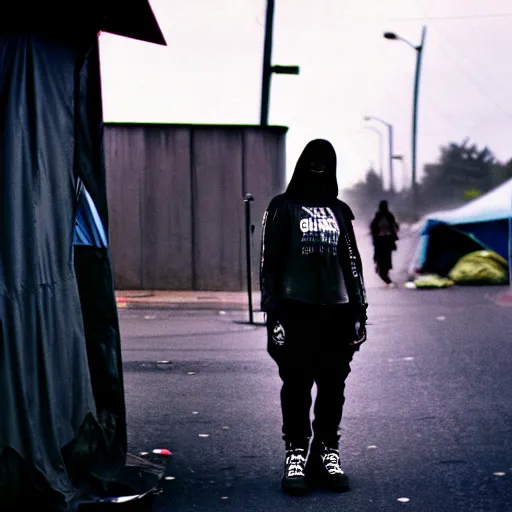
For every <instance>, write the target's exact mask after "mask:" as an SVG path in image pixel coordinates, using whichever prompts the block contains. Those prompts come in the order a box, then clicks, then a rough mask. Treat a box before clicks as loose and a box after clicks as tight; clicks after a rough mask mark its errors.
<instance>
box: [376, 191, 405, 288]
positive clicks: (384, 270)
mask: <svg viewBox="0 0 512 512" xmlns="http://www.w3.org/2000/svg"><path fill="white" fill-rule="evenodd" d="M399 229H400V227H399V225H398V223H397V221H396V219H395V216H394V215H393V214H392V213H391V212H390V211H389V207H388V202H387V201H385V200H383V201H381V202H380V203H379V209H378V210H377V213H376V214H375V216H374V217H373V220H372V221H371V223H370V231H371V234H372V240H373V248H374V252H373V261H374V263H375V272H377V274H378V275H379V277H380V278H381V279H382V280H383V281H384V282H385V283H386V285H393V282H392V281H391V278H390V277H389V271H390V270H391V269H392V268H393V262H392V253H393V251H394V250H396V241H397V240H398V230H399Z"/></svg>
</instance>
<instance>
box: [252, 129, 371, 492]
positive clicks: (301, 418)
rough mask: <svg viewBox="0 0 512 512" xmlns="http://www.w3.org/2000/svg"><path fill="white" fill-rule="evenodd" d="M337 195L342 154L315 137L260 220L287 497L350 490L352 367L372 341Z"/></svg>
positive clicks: (345, 211)
mask: <svg viewBox="0 0 512 512" xmlns="http://www.w3.org/2000/svg"><path fill="white" fill-rule="evenodd" d="M337 197H338V184H337V180H336V153H335V151H334V148H333V146H332V145H331V143H330V142H328V141H326V140H323V139H317V140H314V141H311V142H310V143H309V144H308V145H307V146H306V148H305V149H304V151H303V153H302V155H301V156H300V158H299V160H298V162H297V165H296V167H295V171H294V173H293V176H292V179H291V181H290V183H289V185H288V188H287V189H286V191H285V192H284V193H283V194H280V195H278V196H276V197H274V198H273V199H272V201H271V202H270V204H269V206H268V208H267V210H266V212H265V215H264V220H263V235H262V242H263V243H262V252H261V256H262V260H261V308H262V310H263V311H265V312H266V314H267V349H268V352H269V354H270V356H271V357H272V358H273V359H274V361H275V362H276V363H277V366H278V369H279V376H280V377H281V380H282V388H281V410H282V418H283V423H282V432H283V439H284V441H285V447H286V459H285V465H284V475H283V479H282V487H283V489H284V491H285V492H287V493H289V494H302V493H304V492H306V491H307V490H308V488H309V486H310V485H312V484H314V483H315V484H316V483H322V484H323V485H327V486H328V487H329V488H330V489H331V490H334V491H339V492H341V491H346V490H347V489H348V486H349V485H348V478H347V476H346V475H345V473H344V472H343V470H342V469H341V467H340V455H339V451H338V444H339V443H338V442H339V437H340V436H339V430H338V429H339V424H340V421H341V417H342V412H343V403H344V400H345V395H344V391H345V380H346V378H347V377H348V374H349V373H350V362H351V361H352V357H353V355H354V353H355V352H356V351H357V350H358V349H359V347H360V345H361V344H362V343H363V342H364V341H365V340H366V308H367V306H368V304H367V302H366V291H365V287H364V282H363V274H362V265H361V258H360V256H359V251H358V249H357V244H356V239H355V236H354V230H353V228H352V220H353V219H354V216H353V214H352V211H351V210H350V208H349V206H348V205H347V204H345V203H343V202H342V201H340V200H338V199H337ZM315 383H316V385H317V396H316V403H315V404H314V415H315V418H314V421H313V425H312V426H313V428H311V423H310V409H311V405H312V403H311V402H312V397H311V390H312V387H313V385H314V384H315ZM312 436H313V441H312V442H311V447H310V439H311V437H312ZM306 466H307V468H306Z"/></svg>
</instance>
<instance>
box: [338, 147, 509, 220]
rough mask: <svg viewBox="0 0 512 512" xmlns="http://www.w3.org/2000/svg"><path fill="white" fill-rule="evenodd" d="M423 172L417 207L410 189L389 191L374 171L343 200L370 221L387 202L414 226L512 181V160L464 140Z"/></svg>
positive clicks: (444, 150)
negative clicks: (436, 213) (417, 222)
mask: <svg viewBox="0 0 512 512" xmlns="http://www.w3.org/2000/svg"><path fill="white" fill-rule="evenodd" d="M423 171H424V172H423V176H422V178H421V180H420V182H419V183H418V184H417V199H416V201H414V204H412V202H413V197H412V193H411V188H410V187H409V188H406V189H404V190H401V191H399V192H391V191H390V190H385V189H384V186H383V183H382V179H381V177H380V176H379V174H378V173H377V172H376V171H375V170H374V169H369V170H368V172H367V173H366V176H365V178H364V180H362V181H360V182H359V183H356V185H354V186H353V187H351V188H350V189H345V190H343V191H342V194H341V196H342V199H344V200H346V201H347V202H348V203H349V204H350V206H351V207H352V209H353V210H354V212H355V214H356V215H357V216H358V217H359V218H370V217H371V216H372V215H373V213H374V212H375V210H376V208H377V205H378V203H379V201H381V200H382V199H386V200H387V201H388V202H389V204H390V208H391V209H392V210H393V211H394V212H395V213H396V215H397V217H398V218H400V219H401V220H402V221H404V222H407V221H408V222H413V221H415V220H418V218H419V217H421V216H422V215H424V214H427V213H430V212H433V211H436V210H445V209H451V208H457V207H459V206H462V205H463V204H465V203H467V202H469V201H471V200H472V199H475V198H476V197H478V196H480V195H483V194H485V193H486V192H489V191H490V190H492V189H494V188H495V187H497V186H498V185H500V184H502V183H503V182H505V181H507V180H509V179H510V178H512V158H511V159H510V160H508V161H507V162H500V161H498V160H497V158H496V157H495V155H494V154H493V152H492V151H491V150H490V149H489V148H488V147H487V146H486V147H483V148H479V147H478V146H477V145H476V144H474V143H471V142H470V141H469V139H464V140H463V141H462V142H461V143H456V142H450V143H449V144H447V145H446V146H442V147H441V148H440V155H439V158H438V161H437V162H435V163H432V164H427V165H425V166H424V169H423Z"/></svg>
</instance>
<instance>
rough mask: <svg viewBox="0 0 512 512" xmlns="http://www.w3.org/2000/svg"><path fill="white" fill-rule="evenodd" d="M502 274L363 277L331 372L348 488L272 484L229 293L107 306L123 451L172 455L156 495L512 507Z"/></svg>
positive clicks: (511, 417) (274, 414) (254, 346)
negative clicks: (355, 336) (340, 368)
mask: <svg viewBox="0 0 512 512" xmlns="http://www.w3.org/2000/svg"><path fill="white" fill-rule="evenodd" d="M506 291H507V289H506V288H503V287H478V288H469V287H453V288H448V289H443V290H408V289H405V288H396V289H385V288H383V287H382V286H381V285H380V284H379V283H378V282H374V284H372V285H371V286H369V302H370V308H369V326H368V333H369V340H368V341H367V342H366V344H365V345H363V347H362V348H361V351H360V352H359V353H358V354H356V357H355V359H354V362H353V365H352V373H351V375H350V376H349V378H348V380H347V401H346V406H345V414H344V419H343V422H342V433H343V437H342V443H341V447H342V450H341V452H342V460H343V466H344V469H345V471H346V472H347V474H348V475H349V477H350V479H351V483H352V490H351V491H350V492H348V493H345V494H342V495H335V494H331V493H329V492H327V491H323V490H315V491H314V492H312V493H311V494H309V495H307V496H304V497H301V498H291V497H288V496H286V495H284V494H283V493H282V492H281V490H280V488H279V481H280V478H281V471H282V465H283V461H284V446H283V443H282V441H281V437H280V436H281V434H280V426H281V416H280V409H279V386H280V382H279V378H278V376H277V370H276V368H275V365H274V363H273V362H272V360H271V359H270V358H269V356H268V355H267V353H266V339H265V331H264V328H263V326H261V325H259V324H256V325H250V324H249V323H248V322H247V312H246V311H244V310H243V309H238V310H237V309H220V308H218V307H215V305H214V307H211V308H209V309H197V308H181V309H180V308H178V309H175V308H172V307H170V308H162V307H160V308H149V309H132V308H130V307H126V308H121V309H120V320H121V329H122V344H123V357H124V368H125V374H124V378H125V388H126V399H127V413H128V434H129V446H130V451H132V452H134V453H140V452H151V451H152V450H153V449H155V448H165V449H168V450H170V451H171V453H172V455H170V456H166V459H167V460H168V461H169V463H168V467H167V470H166V476H167V478H168V479H167V480H164V482H163V486H164V493H163V494H162V495H160V496H159V497H158V499H157V501H156V503H155V506H154V510H155V511H157V512H160V511H162V512H163V511H171V510H172V511H176V512H181V511H184V512H185V511H186V512H189V511H217V510H219V511H220V510H229V511H237V512H238V511H245V510H247V511H252V510H279V511H281V510H282V511H286V510H290V511H291V510H294V511H296V510H300V511H304V512H309V511H317V510H323V511H327V512H330V511H333V512H334V511H336V512H338V511H340V510H353V511H356V510H357V511H358V512H381V511H388V510H389V511H394V510H400V509H405V508H407V509H408V510H414V511H421V512H429V511H436V512H437V511H440V512H444V511H446V512H455V511H457V512H459V511H460V512H471V511H475V512H476V511H482V512H483V511H485V512H509V511H510V510H512V427H511V425H512V372H510V367H511V362H512V361H511V359H512V356H511V354H512V351H511V343H512V316H511V309H510V307H509V305H507V303H506V302H504V303H501V302H499V301H498V299H499V297H500V296H501V295H502V294H503V293H504V292H506Z"/></svg>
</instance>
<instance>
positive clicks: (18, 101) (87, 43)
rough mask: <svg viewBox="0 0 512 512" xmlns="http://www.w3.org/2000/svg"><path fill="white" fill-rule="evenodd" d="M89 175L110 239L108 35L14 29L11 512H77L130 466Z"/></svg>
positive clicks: (5, 126) (1, 361)
mask: <svg viewBox="0 0 512 512" xmlns="http://www.w3.org/2000/svg"><path fill="white" fill-rule="evenodd" d="M79 179H81V180H82V181H83V183H84V184H85V186H86V188H87V190H88V191H89V193H90V195H91V197H92V198H93V200H94V203H95V205H96V207H97V210H98V212H99V214H100V217H101V221H102V223H103V226H104V228H105V231H106V232H108V217H107V198H106V197H107V195H106V185H105V167H104V161H103V136H102V110H101V87H100V67H99V56H98V40H97V31H96V30H94V31H92V30H89V31H78V32H76V33H72V31H70V30H68V31H67V32H59V33H54V34H50V33H49V32H46V33H44V34H43V33H37V32H27V31H25V32H23V31H19V32H15V31H10V32H9V33H5V32H4V33H0V510H2V512H8V511H10V510H21V509H23V508H25V507H27V506H28V507H34V506H35V504H37V505H38V506H40V507H41V508H45V509H46V508H47V509H49V510H72V508H73V507H74V503H75V500H76V499H77V498H80V497H81V496H82V497H83V496H91V495H98V494H101V492H102V491H103V490H105V489H107V487H108V486H109V482H111V481H113V480H114V479H115V477H116V475H117V474H118V472H119V471H120V469H121V468H123V466H124V464H125V460H126V451H127V448H126V445H127V440H126V420H125V404H124V389H123V375H122V361H121V346H120V336H119V325H118V317H117V309H116V303H115V295H114V289H113V279H112V274H111V262H110V255H109V251H108V247H92V246H77V247H75V246H74V245H73V234H74V225H75V214H76V208H77V184H78V180H79ZM81 493H82V494H81ZM29 509H34V510H35V508H29Z"/></svg>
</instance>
